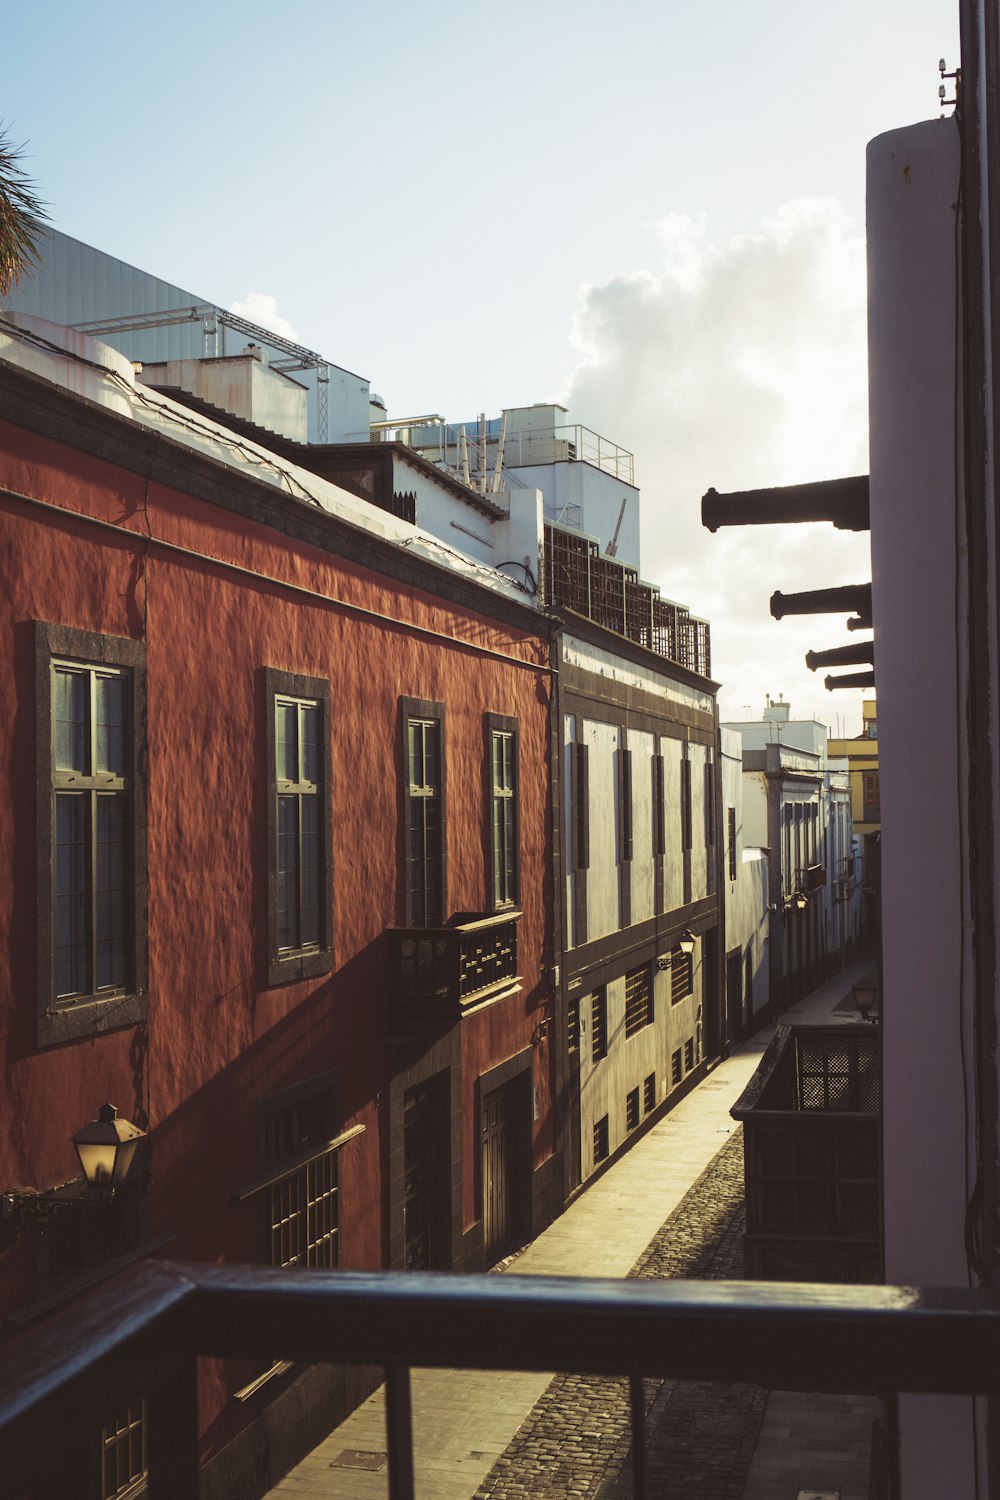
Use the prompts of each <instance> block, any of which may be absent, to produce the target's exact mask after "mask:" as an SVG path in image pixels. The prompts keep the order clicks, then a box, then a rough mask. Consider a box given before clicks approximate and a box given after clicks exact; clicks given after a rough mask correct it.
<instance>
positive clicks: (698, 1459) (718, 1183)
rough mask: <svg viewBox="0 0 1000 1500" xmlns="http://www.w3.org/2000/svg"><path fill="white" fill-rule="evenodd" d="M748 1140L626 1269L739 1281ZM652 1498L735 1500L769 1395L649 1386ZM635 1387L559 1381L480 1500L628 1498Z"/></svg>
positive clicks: (685, 1385)
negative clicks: (631, 1400)
mask: <svg viewBox="0 0 1000 1500" xmlns="http://www.w3.org/2000/svg"><path fill="white" fill-rule="evenodd" d="M742 1233H743V1132H742V1129H740V1128H739V1127H737V1128H735V1129H734V1130H733V1133H732V1135H731V1137H730V1139H729V1140H728V1141H727V1142H726V1144H725V1145H724V1146H723V1148H722V1150H721V1151H720V1152H719V1154H718V1156H717V1157H716V1158H715V1160H714V1161H713V1162H712V1163H711V1164H710V1165H709V1166H708V1167H707V1168H706V1170H705V1171H704V1172H703V1173H702V1174H701V1176H700V1177H699V1178H698V1180H697V1182H696V1183H695V1184H694V1186H693V1187H692V1188H691V1189H690V1191H689V1192H688V1193H687V1195H686V1196H685V1197H684V1199H683V1200H682V1201H681V1203H680V1204H679V1205H678V1207H677V1208H676V1209H675V1210H674V1212H673V1213H672V1214H671V1215H670V1217H669V1218H668V1219H667V1221H666V1223H665V1224H664V1225H663V1227H662V1228H661V1229H660V1231H659V1232H658V1234H657V1235H656V1236H655V1237H654V1239H653V1240H652V1242H651V1243H650V1244H649V1245H648V1246H647V1248H646V1249H645V1250H644V1251H643V1253H642V1255H641V1256H640V1257H639V1259H638V1261H637V1262H636V1264H635V1265H634V1266H633V1267H632V1270H631V1271H630V1273H629V1274H630V1275H631V1276H638V1277H650V1278H652V1277H693V1278H699V1279H704V1280H712V1279H720V1278H724V1277H739V1276H741V1275H742V1272H743V1251H742V1240H741V1236H742ZM646 1398H647V1445H648V1446H647V1454H648V1457H647V1462H648V1466H649V1475H650V1480H651V1489H652V1493H654V1494H656V1495H658V1496H665V1497H674V1496H676V1497H678V1500H680V1497H687V1496H690V1495H692V1494H697V1495H698V1496H699V1497H702V1500H740V1496H741V1494H742V1492H743V1487H744V1484H745V1482H746V1478H747V1474H748V1471H749V1468H750V1461H751V1458H752V1456H753V1450H754V1443H755V1441H756V1438H757V1433H758V1431H759V1428H760V1424H761V1419H762V1417H763V1413H764V1407H765V1405H766V1401H767V1393H766V1392H765V1391H762V1390H759V1389H758V1388H757V1387H756V1386H749V1385H736V1386H733V1385H716V1384H710V1383H708V1382H704V1381H648V1382H647V1384H646ZM630 1452H631V1438H630V1431H629V1405H628V1383H627V1381H624V1380H608V1379H605V1378H599V1377H589V1376H582V1375H573V1376H557V1377H556V1378H555V1379H554V1380H553V1381H552V1383H551V1384H550V1385H549V1387H548V1389H547V1390H546V1391H545V1393H544V1395H543V1396H542V1397H541V1399H540V1400H539V1401H538V1402H537V1403H536V1405H535V1407H534V1409H533V1410H532V1412H531V1413H530V1415H529V1416H528V1417H527V1419H526V1420H525V1422H524V1423H523V1424H522V1426H521V1427H520V1429H519V1430H518V1432H517V1433H516V1434H515V1437H514V1439H513V1441H512V1442H511V1443H510V1445H509V1446H508V1448H507V1450H506V1452H505V1453H503V1454H502V1455H501V1457H500V1458H499V1460H498V1461H497V1462H496V1463H495V1464H494V1466H493V1468H492V1470H491V1471H490V1473H489V1474H488V1475H487V1476H486V1478H485V1479H484V1481H483V1483H482V1484H481V1485H480V1487H479V1489H478V1490H477V1491H476V1496H475V1500H558V1497H560V1496H565V1495H574V1496H579V1497H581V1500H589V1497H592V1496H593V1497H599V1500H627V1496H628V1495H629V1494H630V1493H631V1459H630Z"/></svg>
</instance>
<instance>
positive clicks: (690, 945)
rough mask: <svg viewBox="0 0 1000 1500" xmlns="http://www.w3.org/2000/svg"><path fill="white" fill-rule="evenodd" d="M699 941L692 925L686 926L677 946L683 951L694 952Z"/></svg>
mask: <svg viewBox="0 0 1000 1500" xmlns="http://www.w3.org/2000/svg"><path fill="white" fill-rule="evenodd" d="M697 941H698V939H697V938H696V937H695V935H694V933H693V932H692V931H691V929H690V927H686V928H685V929H684V931H683V932H682V933H681V935H680V939H679V940H678V943H677V946H678V948H680V950H681V952H682V953H689V954H690V953H693V952H694V950H695V946H696V944H697Z"/></svg>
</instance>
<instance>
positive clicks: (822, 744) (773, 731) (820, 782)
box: [723, 700, 861, 1006]
mask: <svg viewBox="0 0 1000 1500" xmlns="http://www.w3.org/2000/svg"><path fill="white" fill-rule="evenodd" d="M723 727H724V728H725V729H727V730H734V731H735V732H736V733H738V734H739V736H740V738H741V740H742V744H743V807H744V827H745V830H746V839H747V842H749V843H752V844H755V845H759V846H763V847H765V848H766V849H767V850H768V851H769V877H768V884H769V889H768V903H769V907H770V943H769V950H770V990H771V998H772V999H773V1001H774V1003H775V1005H778V1006H784V1005H790V1004H792V1003H793V1002H794V1001H795V1000H798V999H800V998H801V997H802V996H803V995H804V994H807V993H808V991H809V990H811V989H813V988H814V987H815V986H816V985H817V984H819V983H820V982H821V981H822V980H823V979H824V978H825V977H826V976H827V975H828V974H830V973H833V972H834V971H835V970H836V969H839V968H840V967H842V965H843V964H844V962H845V961H846V960H847V959H848V957H849V956H850V955H851V953H852V952H853V951H854V948H855V947H856V945H857V943H858V940H859V937H860V931H861V895H860V883H859V881H858V878H857V841H856V839H855V837H854V831H853V824H852V819H851V788H850V775H849V771H848V765H847V762H846V760H830V759H828V757H827V754H826V740H827V730H826V726H825V725H824V724H820V723H819V722H818V721H816V720H813V719H793V718H792V717H791V709H790V705H789V704H787V703H785V702H783V701H780V702H773V701H770V700H769V701H768V704H767V707H766V709H765V717H764V718H763V719H762V720H750V721H747V722H744V723H737V724H726V725H724V726H723Z"/></svg>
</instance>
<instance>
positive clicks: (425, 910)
mask: <svg viewBox="0 0 1000 1500" xmlns="http://www.w3.org/2000/svg"><path fill="white" fill-rule="evenodd" d="M402 711H403V729H404V755H405V772H404V783H403V785H404V801H405V804H406V835H405V836H406V856H405V857H406V882H405V883H406V923H407V926H409V927H440V926H442V925H443V923H444V914H445V818H444V706H443V705H442V704H440V703H429V702H423V701H421V700H417V699H412V698H405V699H403V703H402Z"/></svg>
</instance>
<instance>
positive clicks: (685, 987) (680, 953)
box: [670, 948, 694, 1005]
mask: <svg viewBox="0 0 1000 1500" xmlns="http://www.w3.org/2000/svg"><path fill="white" fill-rule="evenodd" d="M693 992H694V966H693V964H692V955H691V954H690V953H685V952H684V950H683V948H674V949H672V950H671V953H670V1003H671V1005H676V1004H677V1003H678V1001H679V1000H683V999H684V998H685V997H686V996H687V995H690V994H692V993H693Z"/></svg>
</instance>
